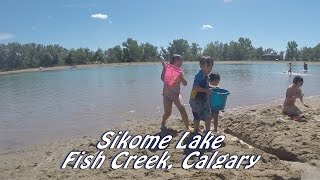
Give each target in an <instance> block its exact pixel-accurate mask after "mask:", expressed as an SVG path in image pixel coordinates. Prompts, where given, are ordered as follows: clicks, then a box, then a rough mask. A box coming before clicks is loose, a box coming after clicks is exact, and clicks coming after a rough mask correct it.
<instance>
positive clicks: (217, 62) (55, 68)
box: [0, 60, 320, 75]
mask: <svg viewBox="0 0 320 180" xmlns="http://www.w3.org/2000/svg"><path fill="white" fill-rule="evenodd" d="M289 62H292V63H295V64H301V65H303V63H304V61H264V60H245V61H236V60H235V61H214V63H215V64H288V63H289ZM307 62H308V61H307ZM184 63H185V64H198V61H186V62H184ZM150 64H159V65H160V64H161V62H160V61H159V62H131V63H130V62H129V63H105V64H102V65H99V64H81V65H76V68H71V67H72V66H67V65H62V66H53V67H42V68H41V69H40V67H39V68H26V69H20V70H12V71H0V75H8V74H17V73H30V72H48V71H61V70H68V69H84V68H98V67H114V66H135V65H150ZM308 64H320V62H316V61H310V62H308Z"/></svg>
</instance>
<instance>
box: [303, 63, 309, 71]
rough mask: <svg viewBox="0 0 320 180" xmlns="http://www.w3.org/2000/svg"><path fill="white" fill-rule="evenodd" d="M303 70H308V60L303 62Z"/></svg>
mask: <svg viewBox="0 0 320 180" xmlns="http://www.w3.org/2000/svg"><path fill="white" fill-rule="evenodd" d="M303 71H308V64H307V63H306V62H304V63H303Z"/></svg>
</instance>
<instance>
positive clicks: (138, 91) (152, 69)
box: [0, 63, 320, 151]
mask: <svg viewBox="0 0 320 180" xmlns="http://www.w3.org/2000/svg"><path fill="white" fill-rule="evenodd" d="M161 68H162V66H161V65H160V64H159V65H137V66H119V67H104V68H92V69H73V70H64V71H55V72H35V73H21V74H10V75H2V76H0V102H1V103H0V112H1V116H0V146H1V149H0V151H1V150H4V149H8V148H15V147H19V146H22V145H26V144H29V143H39V142H41V143H42V142H45V141H53V140H58V139H65V138H69V137H70V136H71V137H81V136H83V135H94V136H99V135H100V133H101V132H103V131H105V130H106V129H108V128H110V127H111V126H112V125H114V124H115V123H119V122H123V121H125V120H139V119H149V120H159V119H160V117H161V116H162V112H163V111H162V110H163V109H162V95H161V94H162V86H163V84H162V82H161V80H160V74H161V70H162V69H161ZM286 68H287V65H286V64H238V65H236V64H216V65H214V71H216V72H218V73H219V74H220V76H221V83H220V87H221V88H225V89H228V90H229V91H230V92H231V95H230V96H229V97H228V104H227V108H232V107H236V106H243V105H252V104H257V103H264V102H270V101H273V100H277V99H279V98H284V94H285V89H286V87H288V85H289V84H291V82H292V79H293V77H294V75H292V76H290V75H287V74H286V73H284V71H285V69H286ZM183 69H184V72H185V76H186V78H187V80H188V86H187V87H184V86H182V88H181V90H182V94H183V97H184V103H185V104H186V107H187V111H188V112H189V117H190V119H191V118H192V116H191V114H190V108H189V106H188V100H189V94H190V91H191V86H192V83H193V78H194V75H195V74H196V73H197V72H198V71H199V65H198V64H196V63H195V64H184V65H183ZM309 69H310V71H309V72H307V73H304V72H303V71H302V65H301V67H300V66H294V67H293V72H295V73H299V74H301V75H303V77H304V79H305V83H304V86H303V91H304V94H305V95H306V96H311V95H317V93H318V92H319V89H320V66H319V65H309ZM174 115H178V113H177V111H176V110H174Z"/></svg>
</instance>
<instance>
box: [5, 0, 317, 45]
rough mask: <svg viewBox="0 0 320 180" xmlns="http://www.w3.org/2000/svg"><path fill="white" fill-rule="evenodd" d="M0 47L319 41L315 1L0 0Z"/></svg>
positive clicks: (314, 43)
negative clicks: (15, 44) (241, 39)
mask: <svg viewBox="0 0 320 180" xmlns="http://www.w3.org/2000/svg"><path fill="white" fill-rule="evenodd" d="M0 4H1V5H0V22H1V23H0V43H5V44H6V43H10V42H19V43H23V44H24V43H39V44H45V45H49V44H59V45H61V46H63V47H65V48H68V49H70V48H80V47H88V48H90V49H92V50H96V49H97V48H102V49H107V48H111V47H114V46H116V45H121V43H122V42H124V41H126V39H127V38H133V39H135V40H137V41H138V43H146V42H149V43H151V44H153V45H156V46H158V47H160V46H162V47H167V46H168V45H169V43H170V42H172V41H173V40H174V39H181V38H182V39H185V40H188V42H189V43H190V44H191V43H192V42H196V43H198V44H199V45H200V46H201V47H205V45H206V44H208V43H210V42H214V41H220V42H223V43H228V42H230V41H237V40H238V38H239V37H247V38H249V39H250V40H251V41H252V43H253V46H255V47H260V46H262V47H263V48H273V49H275V50H277V51H281V50H286V45H287V42H288V41H293V40H294V41H296V42H297V43H298V45H299V46H298V47H300V48H302V47H304V46H308V47H313V46H315V45H317V44H318V43H320V23H319V17H320V11H319V10H318V8H319V7H320V1H318V0H304V1H302V0H161V1H160V0H90V1H89V0H51V1H49V0H28V1H21V0H1V2H0Z"/></svg>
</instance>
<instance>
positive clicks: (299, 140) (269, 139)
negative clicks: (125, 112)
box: [0, 96, 320, 180]
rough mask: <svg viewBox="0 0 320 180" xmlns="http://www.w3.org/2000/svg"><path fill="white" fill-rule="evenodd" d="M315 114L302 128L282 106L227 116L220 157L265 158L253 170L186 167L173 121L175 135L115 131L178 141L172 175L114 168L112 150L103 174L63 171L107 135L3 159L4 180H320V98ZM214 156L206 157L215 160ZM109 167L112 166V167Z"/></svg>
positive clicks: (144, 124) (153, 125)
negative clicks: (75, 153) (67, 160)
mask: <svg viewBox="0 0 320 180" xmlns="http://www.w3.org/2000/svg"><path fill="white" fill-rule="evenodd" d="M305 102H306V103H308V104H309V105H310V106H311V107H310V108H308V109H307V108H302V105H301V104H299V103H298V106H299V107H301V109H302V110H303V111H305V114H306V117H307V119H306V122H296V121H292V120H290V119H289V118H288V117H286V116H284V115H282V114H281V108H282V107H281V104H282V101H281V100H279V101H276V102H272V103H268V104H261V105H255V106H247V107H241V108H236V109H229V110H226V111H225V112H223V113H221V117H220V120H219V131H220V132H219V134H222V135H225V136H226V139H225V140H224V143H225V145H224V146H222V147H221V148H219V149H217V150H218V151H219V154H227V153H230V154H233V155H248V154H257V155H261V158H260V160H259V161H258V162H257V163H256V164H255V165H254V166H253V167H252V168H250V169H244V168H243V166H241V167H240V168H239V169H224V168H221V169H201V170H200V169H188V170H185V169H183V168H182V167H181V162H182V160H183V158H184V157H185V155H184V154H185V152H184V150H182V149H175V144H176V143H177V142H178V141H179V139H180V138H181V136H182V134H183V133H184V131H183V123H182V121H181V120H180V119H173V118H172V119H169V121H168V127H170V128H172V130H171V131H167V132H160V130H159V122H160V120H159V122H156V121H148V120H135V119H132V120H128V121H127V122H125V123H123V124H120V125H118V126H116V127H114V128H112V129H108V130H106V131H109V130H113V131H120V130H129V131H130V134H132V135H145V134H151V135H156V134H158V135H161V134H162V135H163V133H170V134H171V135H172V136H173V139H172V141H170V145H169V147H168V148H167V149H166V150H167V151H168V152H169V154H170V156H171V158H170V163H171V164H172V165H173V168H171V169H170V170H154V169H153V170H145V169H143V168H142V169H138V170H135V169H132V168H128V169H117V170H113V169H112V168H110V163H109V162H110V160H111V159H112V158H113V157H114V156H116V155H117V154H118V153H119V152H120V151H124V150H119V149H110V150H109V149H106V150H105V156H106V162H105V163H104V164H103V166H102V167H101V168H100V169H95V170H91V169H85V170H79V169H76V170H74V169H72V168H71V167H70V166H67V168H66V169H65V170H62V169H60V167H61V165H62V163H63V162H64V159H65V157H66V156H67V155H68V153H69V152H70V151H72V150H73V151H75V150H79V151H86V152H88V153H95V152H98V150H97V147H96V144H97V142H98V141H100V140H101V135H102V134H103V133H104V132H97V136H96V137H87V136H84V137H83V138H80V139H69V140H65V141H59V142H49V143H47V144H41V145H35V146H29V147H25V148H23V149H19V150H16V151H13V152H7V153H2V154H0V159H1V165H0V179H139V180H141V179H159V180H160V179H161V180H162V179H292V180H294V179H317V178H318V177H320V108H319V105H320V103H319V102H320V96H317V97H309V98H306V99H305ZM126 150H127V151H129V152H130V154H134V155H148V156H151V155H155V154H159V155H160V154H162V153H163V151H164V150H158V151H150V150H148V149H141V150H139V149H138V148H137V149H132V150H129V149H126ZM212 153H213V152H211V151H205V152H204V154H207V155H210V154H212ZM107 161H108V162H107Z"/></svg>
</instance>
